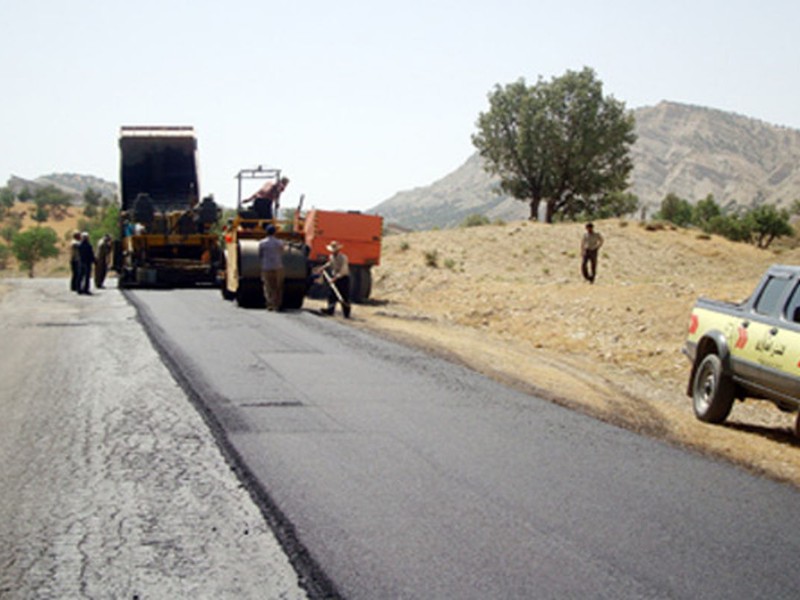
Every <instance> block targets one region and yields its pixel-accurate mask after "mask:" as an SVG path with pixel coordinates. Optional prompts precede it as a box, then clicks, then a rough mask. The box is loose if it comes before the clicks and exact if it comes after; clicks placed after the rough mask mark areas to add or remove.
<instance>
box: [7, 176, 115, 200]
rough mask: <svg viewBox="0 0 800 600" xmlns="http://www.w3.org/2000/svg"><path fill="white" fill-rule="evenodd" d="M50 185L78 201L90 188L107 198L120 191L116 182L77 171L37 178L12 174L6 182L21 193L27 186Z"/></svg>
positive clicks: (33, 187)
mask: <svg viewBox="0 0 800 600" xmlns="http://www.w3.org/2000/svg"><path fill="white" fill-rule="evenodd" d="M48 185H54V186H56V187H57V188H59V189H60V190H63V191H64V192H66V193H67V194H70V195H71V196H73V197H74V198H75V202H77V203H80V202H81V201H82V200H83V193H84V192H85V191H86V190H87V189H89V188H92V189H94V190H96V191H98V192H100V193H101V194H102V195H103V196H104V197H106V198H112V199H115V198H116V197H117V193H118V190H117V184H115V183H111V182H110V181H106V180H105V179H100V178H99V177H95V176H94V175H78V174H76V173H52V174H50V175H42V176H41V177H37V178H36V179H23V178H22V177H17V176H15V175H12V176H11V177H10V178H9V180H8V183H7V184H6V186H7V187H8V188H10V189H11V190H12V191H13V192H14V193H15V194H19V193H20V192H21V191H22V190H23V189H26V188H27V189H28V190H30V191H31V192H34V191H35V190H36V189H37V188H42V187H46V186H48Z"/></svg>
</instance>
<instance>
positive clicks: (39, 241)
mask: <svg viewBox="0 0 800 600" xmlns="http://www.w3.org/2000/svg"><path fill="white" fill-rule="evenodd" d="M56 243H58V235H57V234H56V232H55V231H53V229H51V228H50V227H34V228H33V229H28V230H27V231H23V232H22V233H17V234H16V235H15V236H14V240H13V242H12V244H13V245H12V247H11V249H12V251H13V252H14V256H16V257H17V260H18V261H19V264H20V266H21V267H22V268H24V269H27V271H28V277H33V268H34V266H35V265H36V263H37V262H39V261H40V260H42V259H44V258H52V257H54V256H58V248H57V247H56Z"/></svg>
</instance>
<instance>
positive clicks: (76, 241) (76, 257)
mask: <svg viewBox="0 0 800 600" xmlns="http://www.w3.org/2000/svg"><path fill="white" fill-rule="evenodd" d="M80 245H81V232H80V231H76V232H75V233H73V234H72V244H71V245H70V255H69V268H70V270H71V271H72V278H71V279H70V282H69V288H70V289H71V290H72V291H73V292H78V291H80V284H79V283H78V282H79V281H80V277H81V253H80V251H79V248H80Z"/></svg>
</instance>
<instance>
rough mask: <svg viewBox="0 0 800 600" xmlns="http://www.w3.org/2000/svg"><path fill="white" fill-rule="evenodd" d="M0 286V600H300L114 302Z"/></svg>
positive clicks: (19, 284) (127, 314) (107, 295)
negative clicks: (212, 599)
mask: <svg viewBox="0 0 800 600" xmlns="http://www.w3.org/2000/svg"><path fill="white" fill-rule="evenodd" d="M68 285H69V284H68V282H67V280H65V279H49V280H48V279H35V280H14V281H9V280H3V279H0V598H2V599H4V600H5V599H17V598H20V599H28V598H53V599H55V598H58V599H61V598H120V599H127V600H132V599H137V598H138V599H141V600H145V599H160V598H169V599H174V598H191V599H196V598H214V599H222V598H226V599H227V598H230V599H232V600H233V599H236V600H241V599H244V598H253V599H264V598H270V599H272V598H283V599H287V600H288V599H297V600H299V599H301V598H305V597H306V595H305V593H304V591H303V590H302V589H301V587H300V585H299V581H298V576H297V574H296V572H295V571H294V570H293V569H292V567H291V565H290V563H289V560H288V559H287V557H286V554H285V553H284V551H283V549H282V548H281V546H280V545H279V544H278V542H277V540H276V538H275V536H274V534H273V533H272V531H271V530H270V528H269V527H268V526H267V524H266V522H265V520H264V517H263V516H262V514H261V511H260V510H259V507H258V506H257V505H256V504H255V503H254V502H253V501H252V499H251V498H250V496H249V495H248V494H247V492H246V491H245V490H244V489H243V488H242V486H241V483H240V481H239V479H238V478H237V477H236V476H235V474H234V473H233V472H232V470H231V468H230V466H229V465H228V464H227V463H226V462H225V460H224V459H223V455H222V454H221V453H220V451H219V447H218V445H217V444H216V442H215V440H214V438H213V437H212V435H211V433H210V431H209V429H208V427H207V425H206V424H205V423H204V422H203V420H202V419H201V418H200V416H199V415H198V413H197V411H196V410H195V409H194V408H193V407H192V405H191V403H190V402H189V400H188V399H187V397H186V395H185V394H184V393H183V391H182V390H181V389H180V388H179V387H178V385H177V384H176V383H175V381H174V379H173V378H172V377H171V375H170V373H169V372H168V371H167V370H166V369H165V368H164V365H163V364H162V362H161V361H160V360H159V357H158V354H157V353H156V352H155V350H154V349H153V346H152V345H151V344H150V342H149V340H148V338H147V336H146V335H145V333H144V331H143V330H142V327H141V325H140V324H139V323H138V322H137V320H136V313H135V311H134V310H133V308H132V307H131V306H130V304H128V303H127V302H126V301H125V299H124V298H123V296H122V295H121V294H120V293H119V292H118V291H117V290H115V289H114V290H100V291H98V292H96V293H95V294H94V295H93V296H78V295H77V294H74V293H72V292H70V291H68V289H67V288H68Z"/></svg>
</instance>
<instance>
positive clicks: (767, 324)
mask: <svg viewBox="0 0 800 600" xmlns="http://www.w3.org/2000/svg"><path fill="white" fill-rule="evenodd" d="M798 307H800V291H798V285H797V281H796V280H795V279H793V278H791V277H785V276H780V275H775V276H771V277H769V278H768V279H767V280H766V281H765V282H764V285H763V286H762V287H761V290H760V292H759V295H758V297H756V298H755V299H754V302H753V306H752V310H751V311H750V312H749V313H748V314H746V315H743V317H744V318H743V320H742V323H741V324H740V328H739V331H740V332H742V333H740V335H739V338H738V341H737V344H736V345H735V346H734V347H733V348H732V349H731V354H732V358H733V361H732V362H733V371H734V374H735V375H738V376H740V377H742V378H743V379H744V380H745V381H747V382H750V383H751V385H752V386H753V387H754V388H755V391H757V392H761V393H766V394H767V395H768V396H771V397H777V398H780V397H784V396H790V397H791V396H793V397H795V398H796V397H798V392H800V385H799V384H798V381H800V380H798V377H799V376H800V368H798V361H800V324H798V323H796V322H793V319H794V317H795V314H794V313H795V312H797V313H798V314H797V316H798V317H799V318H800V311H798ZM787 313H788V314H790V316H791V320H790V319H787V318H786V317H787Z"/></svg>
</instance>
